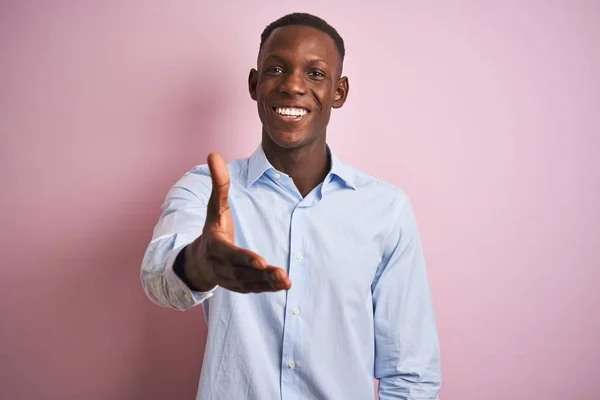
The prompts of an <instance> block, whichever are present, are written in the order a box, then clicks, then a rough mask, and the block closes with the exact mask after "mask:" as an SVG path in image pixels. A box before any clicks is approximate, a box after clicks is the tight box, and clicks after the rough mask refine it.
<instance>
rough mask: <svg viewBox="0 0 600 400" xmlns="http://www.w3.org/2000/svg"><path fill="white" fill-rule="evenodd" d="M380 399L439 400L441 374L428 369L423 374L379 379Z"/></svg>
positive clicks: (398, 375) (399, 375)
mask: <svg viewBox="0 0 600 400" xmlns="http://www.w3.org/2000/svg"><path fill="white" fill-rule="evenodd" d="M378 391H379V399H380V400H392V399H393V400H438V399H439V397H438V395H439V391H440V376H439V375H438V374H435V373H432V372H431V371H427V372H426V373H425V374H423V375H420V376H419V375H415V374H406V375H403V374H397V375H390V376H385V377H382V378H381V379H380V380H379V390H378Z"/></svg>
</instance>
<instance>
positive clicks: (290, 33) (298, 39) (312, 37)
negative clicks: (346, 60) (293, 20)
mask: <svg viewBox="0 0 600 400" xmlns="http://www.w3.org/2000/svg"><path fill="white" fill-rule="evenodd" d="M272 55H276V56H279V57H285V58H290V59H297V58H319V59H322V60H323V61H325V62H326V63H327V64H329V65H331V66H333V65H336V64H337V63H339V54H338V51H337V49H336V47H335V42H334V41H333V39H332V38H331V37H330V36H329V35H328V34H326V33H325V32H322V31H320V30H318V29H316V28H313V27H310V26H302V25H292V26H282V27H280V28H277V29H275V30H274V31H273V32H271V35H270V36H269V38H268V39H267V40H266V42H265V43H264V44H263V48H262V50H261V57H260V58H261V59H262V60H264V59H265V58H267V57H269V56H272Z"/></svg>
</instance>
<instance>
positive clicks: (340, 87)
mask: <svg viewBox="0 0 600 400" xmlns="http://www.w3.org/2000/svg"><path fill="white" fill-rule="evenodd" d="M349 90H350V84H349V82H348V78H347V77H345V76H343V77H341V78H340V80H339V81H338V84H337V88H336V89H335V96H334V97H333V104H332V107H333V108H340V107H341V106H343V105H344V103H345V102H346V99H347V98H348V91H349Z"/></svg>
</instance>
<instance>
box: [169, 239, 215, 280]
mask: <svg viewBox="0 0 600 400" xmlns="http://www.w3.org/2000/svg"><path fill="white" fill-rule="evenodd" d="M198 242H199V240H197V241H195V242H194V243H191V244H189V245H187V246H186V247H184V248H183V249H182V250H181V252H180V254H179V255H178V257H177V258H179V259H180V262H181V265H180V269H181V275H182V279H183V281H184V282H185V283H186V285H187V286H188V287H189V288H190V289H191V290H193V291H196V292H208V291H210V290H212V289H214V288H215V287H216V286H217V285H216V284H214V283H212V282H211V281H210V279H208V278H207V276H206V268H207V265H206V263H204V262H202V260H203V258H202V257H198V256H197V253H198V246H197V244H198Z"/></svg>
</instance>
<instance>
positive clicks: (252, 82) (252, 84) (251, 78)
mask: <svg viewBox="0 0 600 400" xmlns="http://www.w3.org/2000/svg"><path fill="white" fill-rule="evenodd" d="M257 85H258V72H257V71H256V69H254V68H252V69H251V70H250V75H248V91H249V92H250V97H252V100H254V101H256V86H257Z"/></svg>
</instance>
